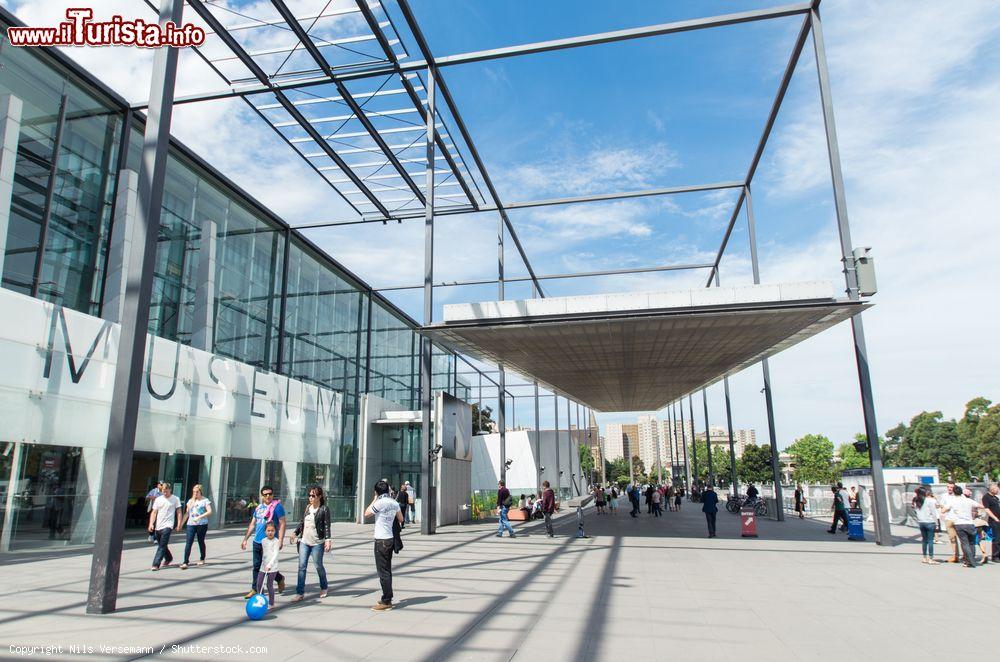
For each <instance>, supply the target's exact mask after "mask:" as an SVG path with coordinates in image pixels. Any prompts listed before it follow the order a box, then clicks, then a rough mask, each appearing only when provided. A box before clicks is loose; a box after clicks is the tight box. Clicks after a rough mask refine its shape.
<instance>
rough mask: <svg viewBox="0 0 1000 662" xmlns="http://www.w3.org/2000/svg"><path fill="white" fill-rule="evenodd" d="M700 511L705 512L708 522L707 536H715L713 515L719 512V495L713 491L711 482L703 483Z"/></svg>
mask: <svg viewBox="0 0 1000 662" xmlns="http://www.w3.org/2000/svg"><path fill="white" fill-rule="evenodd" d="M701 512H703V513H705V521H706V522H707V523H708V537H709V538H714V537H715V517H716V515H718V514H719V495H718V494H716V493H715V488H714V487H713V485H712V484H711V483H709V484H707V485H705V491H704V492H703V493H702V495H701Z"/></svg>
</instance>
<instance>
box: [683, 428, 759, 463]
mask: <svg viewBox="0 0 1000 662" xmlns="http://www.w3.org/2000/svg"><path fill="white" fill-rule="evenodd" d="M708 432H709V439H710V440H711V443H712V452H713V453H714V452H716V451H717V449H720V448H721V449H722V450H724V451H725V452H726V453H728V452H729V431H728V430H727V429H726V428H724V427H722V426H721V425H710V426H708ZM695 438H696V439H698V440H699V441H702V440H704V439H705V433H704V431H702V432H698V433H697V434H695ZM756 443H757V433H756V432H754V430H753V428H750V429H739V430H733V450H734V451H735V452H736V458H737V459H739V458H741V457H743V451H744V450H745V449H746V447H747V446H748V445H749V444H756Z"/></svg>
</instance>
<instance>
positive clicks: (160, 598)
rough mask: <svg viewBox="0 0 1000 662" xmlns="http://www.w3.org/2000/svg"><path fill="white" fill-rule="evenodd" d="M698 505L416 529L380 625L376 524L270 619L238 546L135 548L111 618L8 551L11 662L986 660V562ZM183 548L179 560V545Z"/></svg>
mask: <svg viewBox="0 0 1000 662" xmlns="http://www.w3.org/2000/svg"><path fill="white" fill-rule="evenodd" d="M699 508H700V506H699V505H698V504H692V503H690V502H685V504H684V508H683V510H682V511H681V512H680V513H670V512H667V513H664V516H663V517H662V518H654V517H652V516H649V515H646V514H643V515H641V516H640V517H639V518H638V519H632V518H630V517H628V515H627V511H621V510H619V514H618V515H617V516H612V515H596V514H595V513H594V511H593V509H592V508H588V509H587V517H586V524H587V533H588V534H589V535H590V537H589V538H586V539H576V538H574V537H572V536H573V534H574V533H575V531H576V519H575V517H574V515H573V514H572V513H567V514H566V515H563V516H561V517H560V518H558V519H557V534H558V535H557V536H556V537H555V538H553V539H549V538H547V537H546V536H545V535H544V531H543V530H542V527H541V523H540V522H539V523H531V524H520V525H517V530H518V534H519V535H518V538H517V539H513V540H511V539H508V538H503V539H497V538H495V537H493V532H494V531H495V527H496V522H495V520H493V521H492V522H487V523H477V524H470V525H465V526H453V527H446V528H443V529H441V530H440V532H439V534H438V535H436V536H433V537H422V536H420V535H419V533H417V531H416V530H415V528H408V529H407V530H406V531H405V532H404V541H405V545H406V546H405V549H404V550H403V552H402V554H401V555H399V556H397V557H396V559H395V562H394V564H395V568H394V570H395V592H396V600H397V603H398V606H397V608H396V609H395V610H393V611H390V612H385V613H375V612H372V611H371V610H370V607H371V605H373V604H374V603H375V600H376V598H377V597H378V594H379V592H378V580H377V578H376V577H375V574H374V564H373V560H372V549H371V546H372V543H371V540H370V536H371V527H370V526H359V525H351V524H335V525H334V537H335V547H334V550H333V552H332V553H331V554H328V555H327V558H326V567H327V571H328V573H329V579H330V594H329V596H328V597H327V598H326V599H324V600H322V601H320V600H318V599H317V598H316V593H317V591H318V587H317V582H316V575H315V572H314V571H313V570H312V568H310V572H309V576H308V580H307V581H308V583H307V591H306V595H307V600H306V601H304V602H302V603H299V604H297V605H291V604H289V602H288V600H289V599H290V597H291V596H292V594H293V593H294V581H295V570H296V560H295V556H294V549H293V548H290V547H286V550H285V552H284V555H283V557H282V559H281V569H282V571H283V572H284V573H285V574H286V575H287V576H288V579H289V582H288V589H287V590H286V593H285V596H279V598H278V601H277V602H278V609H276V610H275V612H274V613H272V614H271V615H270V616H269V617H268V618H266V619H265V620H263V621H260V622H251V621H249V620H247V618H246V616H245V615H244V612H243V599H242V597H241V596H242V594H243V593H244V592H246V590H247V587H248V586H249V583H250V569H249V563H250V554H249V552H241V551H240V549H239V540H240V538H239V533H238V532H225V531H222V532H220V531H213V532H210V534H209V541H208V545H209V563H208V564H207V565H206V566H204V567H192V568H191V569H188V570H184V571H182V570H180V569H178V568H176V567H171V568H169V569H165V570H161V571H160V572H150V571H149V569H148V567H149V563H150V560H151V558H152V554H153V547H152V546H151V545H144V544H142V545H130V546H129V548H128V549H126V551H125V553H124V558H123V575H122V581H121V588H120V591H121V595H120V598H119V603H118V604H119V610H118V611H117V612H116V613H115V614H111V615H105V616H90V615H87V614H85V613H84V605H85V601H86V589H87V579H88V573H89V567H90V556H89V555H88V554H76V555H65V556H59V557H52V558H45V559H43V560H35V559H33V558H31V557H27V558H26V557H22V556H17V555H8V556H7V557H5V558H4V559H3V560H2V565H0V582H2V585H3V586H5V587H7V589H8V590H7V591H6V596H5V598H4V599H3V600H0V642H2V648H0V656H2V657H3V658H4V659H23V657H24V656H25V655H24V654H25V653H27V652H28V648H24V649H18V648H11V646H24V647H31V646H49V647H58V646H62V652H61V653H60V652H59V650H58V648H56V649H53V650H54V654H52V655H48V656H46V657H47V659H76V660H79V659H82V658H81V656H80V655H78V654H75V653H74V652H73V650H76V651H88V652H89V654H88V655H87V657H88V659H116V660H124V659H142V658H144V657H165V658H172V659H185V660H205V659H240V660H253V659H262V660H263V659H267V660H293V659H294V660H305V659H316V658H321V659H333V660H362V659H382V660H405V661H406V662H414V661H416V660H529V661H533V660H608V659H613V658H621V657H623V656H624V658H625V659H642V660H668V659H669V660H677V659H697V660H699V661H704V660H726V661H727V662H729V661H731V660H733V659H737V658H738V659H741V660H764V659H768V660H770V659H775V658H780V659H784V660H838V661H843V660H846V659H858V658H861V659H873V658H882V659H887V660H895V659H904V658H911V659H929V658H931V657H934V656H942V657H944V656H947V657H951V656H955V655H963V654H971V653H975V652H977V651H979V650H980V646H981V644H982V640H981V639H980V638H978V637H976V636H973V633H974V632H977V631H979V630H978V629H977V628H976V627H975V623H976V622H978V619H979V616H980V615H982V614H985V613H989V612H990V611H991V610H992V609H995V607H996V599H995V597H994V596H995V594H996V590H995V589H996V587H997V586H1000V569H998V568H996V567H995V566H988V567H984V568H979V569H976V570H968V569H965V568H962V567H961V566H953V565H941V566H936V567H930V566H924V565H922V564H921V563H920V562H919V561H920V546H919V543H918V542H916V540H917V537H916V531H915V530H913V529H906V528H902V527H899V528H897V529H895V533H897V534H898V537H897V542H898V543H899V544H897V545H896V546H893V547H877V546H876V545H875V544H874V543H873V542H870V541H869V542H848V541H847V540H846V537H845V536H844V535H843V534H838V535H837V536H836V537H834V536H830V535H828V534H827V533H826V532H825V526H826V525H825V524H823V523H820V522H816V521H810V520H805V521H799V520H789V521H787V522H784V523H779V522H772V521H767V520H763V521H761V522H760V523H759V528H760V537H759V538H756V539H744V538H740V537H739V523H738V517H737V516H735V515H730V514H728V513H725V512H722V513H719V517H718V521H719V537H718V538H714V539H708V538H707V537H706V535H705V525H704V518H703V516H702V514H701V513H700V512H699ZM172 549H173V551H174V555H175V557H178V560H179V557H180V552H181V551H182V550H183V538H180V544H179V545H173V546H172ZM945 555H946V551H945V550H944V549H943V546H939V547H938V556H939V557H944V556H945ZM991 587H992V588H991ZM959 604H960V605H962V609H956V606H958V605H959ZM956 633H957V634H958V636H957V637H956V636H955V635H956ZM71 646H77V647H78V648H77V649H70V647H71ZM102 647H103V648H102ZM114 647H131V648H114ZM237 647H242V649H240V648H237ZM252 647H256V648H252ZM264 651H266V653H265V652H264ZM33 652H34V653H35V655H34V656H35V657H42V655H41V653H42V651H41V650H40V649H35V650H34V651H33Z"/></svg>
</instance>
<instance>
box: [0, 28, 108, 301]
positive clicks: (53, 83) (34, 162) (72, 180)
mask: <svg viewBox="0 0 1000 662" xmlns="http://www.w3.org/2000/svg"><path fill="white" fill-rule="evenodd" d="M6 41H7V39H6V37H5V36H3V37H0V94H13V95H14V96H16V97H18V98H19V99H21V101H22V102H23V111H22V117H21V131H20V135H19V139H18V144H17V160H16V164H15V168H14V189H13V197H12V204H11V216H10V227H9V229H8V235H7V243H6V248H5V259H4V264H3V286H4V287H8V288H10V289H13V290H16V291H19V292H23V293H30V292H31V291H32V284H33V282H34V275H35V270H36V268H37V266H38V264H37V262H38V259H39V250H38V244H39V241H40V239H41V230H42V225H43V222H44V220H45V216H46V210H47V209H48V207H49V205H47V204H46V201H47V192H48V188H49V182H50V178H52V177H53V176H54V188H53V197H52V203H51V213H50V215H49V220H48V226H47V227H48V229H47V233H46V239H45V250H44V251H43V252H42V264H41V272H40V277H39V279H38V296H39V298H42V299H45V300H46V301H52V302H54V303H57V304H60V305H64V306H67V307H69V308H72V309H74V310H79V311H81V312H85V313H89V314H98V312H99V309H100V297H101V289H102V279H103V274H104V270H105V259H106V253H107V241H106V239H107V237H108V233H109V231H110V224H111V208H112V200H113V198H114V191H115V172H116V171H117V167H118V146H119V141H120V137H121V130H122V115H121V112H120V110H119V109H117V108H115V107H114V106H112V105H110V104H107V103H104V102H102V101H100V100H99V99H98V97H97V96H95V95H94V94H92V93H91V92H90V91H89V90H88V89H87V88H85V87H84V86H83V85H82V84H80V83H79V82H78V81H77V80H76V79H75V77H73V76H72V74H69V73H68V72H66V71H64V70H63V69H62V67H59V66H58V65H56V64H55V63H51V62H47V61H44V60H43V59H42V57H41V56H40V54H39V53H38V52H36V51H35V50H33V49H27V48H11V47H9V45H8V44H7V43H6ZM64 96H65V105H66V110H65V121H64V122H63V123H62V136H61V141H60V146H59V150H58V153H55V147H56V144H55V137H56V132H57V129H58V126H59V109H60V106H61V104H62V99H63V97H64ZM53 169H54V174H53Z"/></svg>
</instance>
